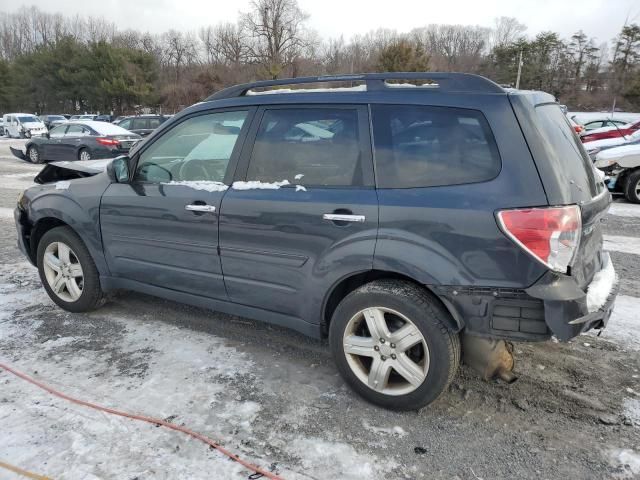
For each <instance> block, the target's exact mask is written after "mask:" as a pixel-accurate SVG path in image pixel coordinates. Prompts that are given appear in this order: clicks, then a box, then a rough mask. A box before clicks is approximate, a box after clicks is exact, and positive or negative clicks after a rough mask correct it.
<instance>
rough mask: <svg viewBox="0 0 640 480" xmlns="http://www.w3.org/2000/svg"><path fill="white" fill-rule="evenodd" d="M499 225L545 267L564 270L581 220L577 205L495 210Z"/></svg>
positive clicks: (577, 239)
mask: <svg viewBox="0 0 640 480" xmlns="http://www.w3.org/2000/svg"><path fill="white" fill-rule="evenodd" d="M498 222H499V223H500V227H501V228H502V230H503V231H504V233H506V234H507V235H508V236H509V237H510V238H511V239H512V240H513V241H514V242H516V243H517V244H518V245H519V246H520V247H522V248H524V249H525V250H526V251H527V252H529V253H530V254H531V255H533V256H534V257H535V258H536V259H537V260H539V261H541V262H542V263H544V264H545V265H546V266H547V267H549V268H550V269H552V270H555V271H557V272H562V273H565V272H566V271H567V268H568V267H569V265H571V262H572V261H573V258H574V256H575V254H576V252H577V251H578V246H579V245H580V236H581V233H582V219H581V216H580V208H579V207H578V206H577V205H569V206H566V207H546V208H527V209H518V210H502V211H500V212H498Z"/></svg>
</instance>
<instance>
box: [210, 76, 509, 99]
mask: <svg viewBox="0 0 640 480" xmlns="http://www.w3.org/2000/svg"><path fill="white" fill-rule="evenodd" d="M387 80H409V81H415V80H432V81H435V83H437V87H438V89H439V90H441V91H447V92H473V93H504V90H503V89H502V87H500V85H498V84H497V83H494V82H492V81H491V80H489V79H488V78H485V77H481V76H480V75H474V74H471V73H443V72H392V73H362V74H356V75H325V76H320V77H298V78H280V79H277V80H262V81H259V82H252V83H242V84H240V85H234V86H232V87H228V88H225V89H223V90H220V91H218V92H216V93H214V94H213V95H210V96H209V97H207V98H206V99H205V102H209V101H211V100H221V99H224V98H235V97H242V96H244V95H246V94H247V92H249V91H250V90H253V89H255V88H267V87H276V86H279V85H303V84H306V83H325V82H350V81H361V82H364V83H365V84H366V86H367V90H368V91H372V90H382V89H384V88H386V86H387V84H386V82H387Z"/></svg>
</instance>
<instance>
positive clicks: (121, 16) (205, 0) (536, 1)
mask: <svg viewBox="0 0 640 480" xmlns="http://www.w3.org/2000/svg"><path fill="white" fill-rule="evenodd" d="M2 3H3V6H2V7H0V11H7V10H9V11H11V10H15V9H17V8H20V7H21V6H23V5H27V6H28V5H37V6H39V7H40V8H41V9H42V10H45V11H49V12H61V13H63V14H65V15H75V14H82V15H93V16H103V17H105V18H107V19H109V20H112V21H114V22H116V23H117V24H118V25H120V26H121V28H123V29H125V28H134V29H138V30H142V31H149V32H152V33H159V32H162V31H165V30H168V29H170V28H175V29H179V30H197V29H198V28H199V27H201V26H204V25H210V24H215V23H218V22H220V21H232V22H234V21H235V20H236V19H237V15H238V12H239V11H245V10H247V9H248V7H249V3H250V0H100V1H87V0H56V1H55V2H51V1H46V2H43V1H36V2H34V1H33V0H31V1H29V0H3V1H2ZM9 4H10V6H8V5H9ZM299 4H300V6H301V7H302V9H303V10H304V11H305V12H307V13H308V14H309V15H310V18H309V22H308V25H309V26H310V27H311V28H313V29H315V30H317V31H318V32H319V33H320V34H321V35H322V36H323V37H337V36H340V35H344V37H345V39H348V38H349V37H350V36H351V35H353V34H356V33H365V32H367V31H369V30H372V29H376V28H380V27H385V28H391V29H396V30H398V31H399V32H405V31H408V30H411V29H412V28H415V27H419V26H424V25H427V24H429V23H453V24H456V23H457V24H465V25H483V26H491V25H492V22H493V19H494V18H495V17H497V16H508V17H516V18H517V19H518V20H519V21H520V22H522V23H524V24H526V25H527V26H528V27H529V28H528V30H527V32H526V33H527V34H528V35H530V36H533V35H535V34H536V33H538V32H541V31H544V30H552V31H556V32H559V33H560V34H561V35H562V36H564V37H569V36H570V35H571V34H572V33H573V32H575V31H577V30H579V29H582V30H584V31H585V33H587V35H589V36H593V37H596V39H597V42H598V43H600V42H604V41H608V42H610V40H611V38H613V37H614V36H615V35H616V34H617V33H618V32H619V31H620V28H621V27H622V25H623V24H624V22H625V19H626V18H627V16H629V20H630V22H633V21H635V22H636V23H640V2H638V0H528V1H524V0H449V1H441V0H384V1H381V0H299Z"/></svg>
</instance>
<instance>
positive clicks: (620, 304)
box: [587, 295, 640, 351]
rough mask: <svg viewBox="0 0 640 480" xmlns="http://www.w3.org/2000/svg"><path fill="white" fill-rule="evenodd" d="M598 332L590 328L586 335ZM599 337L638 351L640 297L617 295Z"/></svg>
mask: <svg viewBox="0 0 640 480" xmlns="http://www.w3.org/2000/svg"><path fill="white" fill-rule="evenodd" d="M598 333H599V331H598V330H595V331H594V330H591V331H590V332H588V333H587V335H598ZM600 337H601V338H604V339H605V340H610V341H613V342H614V343H616V344H618V345H620V346H622V347H623V348H626V349H629V350H633V351H640V298H637V297H630V296H628V295H618V297H617V298H616V303H615V307H614V309H613V314H612V315H611V318H610V319H609V322H608V323H607V327H606V328H605V329H604V330H602V334H601V335H600Z"/></svg>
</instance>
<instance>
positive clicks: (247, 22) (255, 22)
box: [241, 0, 308, 79]
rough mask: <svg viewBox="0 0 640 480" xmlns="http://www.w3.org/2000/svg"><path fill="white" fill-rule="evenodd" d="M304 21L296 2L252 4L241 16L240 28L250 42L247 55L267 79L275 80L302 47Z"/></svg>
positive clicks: (276, 0)
mask: <svg viewBox="0 0 640 480" xmlns="http://www.w3.org/2000/svg"><path fill="white" fill-rule="evenodd" d="M307 18H308V15H307V14H305V13H304V12H303V11H302V10H301V9H300V7H299V6H298V2H297V1H296V0H254V1H252V2H251V11H249V12H248V13H244V14H242V15H241V26H242V28H243V29H245V30H246V32H247V34H248V35H249V36H250V38H251V40H252V41H251V42H250V44H249V51H250V53H251V56H252V57H253V58H254V59H255V60H256V61H257V62H259V63H260V64H261V65H262V66H263V67H264V69H265V71H266V74H267V75H268V76H269V77H270V78H274V79H275V78H278V77H279V76H280V75H281V73H282V71H283V70H284V68H285V67H286V66H287V65H288V64H291V62H292V61H293V60H294V59H295V58H296V57H297V56H298V55H299V52H300V50H301V49H302V47H303V46H304V44H305V42H304V22H305V21H306V19H307Z"/></svg>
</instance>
